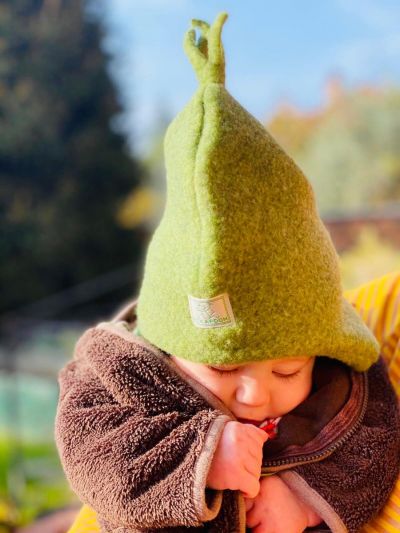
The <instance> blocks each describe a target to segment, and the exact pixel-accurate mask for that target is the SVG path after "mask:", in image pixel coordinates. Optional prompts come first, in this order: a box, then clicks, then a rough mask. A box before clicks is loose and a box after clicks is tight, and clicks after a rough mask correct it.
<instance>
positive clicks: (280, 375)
mask: <svg viewBox="0 0 400 533" xmlns="http://www.w3.org/2000/svg"><path fill="white" fill-rule="evenodd" d="M272 373H273V374H274V375H275V376H276V377H277V378H279V379H292V378H295V377H296V376H298V375H299V374H300V370H297V371H296V372H293V373H292V374H281V373H280V372H272Z"/></svg>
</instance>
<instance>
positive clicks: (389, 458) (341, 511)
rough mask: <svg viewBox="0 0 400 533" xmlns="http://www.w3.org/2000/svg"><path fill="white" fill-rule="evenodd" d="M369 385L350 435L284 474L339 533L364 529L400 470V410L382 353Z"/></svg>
mask: <svg viewBox="0 0 400 533" xmlns="http://www.w3.org/2000/svg"><path fill="white" fill-rule="evenodd" d="M368 385H369V396H368V404H367V409H366V412H365V414H364V417H363V419H362V420H361V423H360V424H359V425H358V426H357V428H356V430H355V431H354V432H353V433H352V434H351V435H350V436H349V437H348V438H347V440H346V441H345V442H344V443H343V444H341V445H339V446H338V448H337V449H336V450H335V451H333V453H331V455H329V456H328V457H327V458H325V459H323V460H322V461H319V462H314V463H309V464H306V465H302V466H298V467H296V468H294V469H293V470H290V471H286V472H282V473H281V474H280V475H281V477H282V479H283V480H284V481H285V483H286V484H287V485H289V487H290V488H291V489H292V490H293V491H294V492H295V493H296V494H297V495H298V497H299V498H300V499H302V500H303V501H305V502H307V503H308V504H309V505H311V507H313V508H314V509H315V511H316V512H317V513H318V514H319V515H320V516H321V517H322V519H323V520H324V521H325V523H326V524H327V525H328V526H329V528H330V530H331V531H332V532H333V533H342V532H343V533H345V532H349V533H356V532H357V531H359V530H360V528H361V527H362V526H363V525H365V524H366V523H367V522H368V521H369V520H370V519H371V518H372V517H373V516H375V515H376V514H377V513H378V511H379V510H380V509H381V508H382V507H383V506H384V504H385V502H386V500H387V499H388V497H389V495H390V492H391V490H392V488H393V486H394V484H395V481H396V479H397V476H398V473H399V464H400V424H399V412H398V407H397V399H396V396H395V394H394V391H393V389H392V387H391V385H390V383H389V380H388V377H387V372H386V368H385V364H384V362H383V361H382V359H380V360H379V361H378V363H376V364H375V365H373V366H372V367H371V368H370V370H369V371H368ZM339 444H340V443H339Z"/></svg>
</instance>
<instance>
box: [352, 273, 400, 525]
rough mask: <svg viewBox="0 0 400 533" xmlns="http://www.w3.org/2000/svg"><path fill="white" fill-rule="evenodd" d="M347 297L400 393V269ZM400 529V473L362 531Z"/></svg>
mask: <svg viewBox="0 0 400 533" xmlns="http://www.w3.org/2000/svg"><path fill="white" fill-rule="evenodd" d="M346 298H347V299H348V300H349V301H350V303H351V304H352V305H353V306H354V307H355V308H356V309H357V310H358V312H359V313H360V315H361V316H362V318H363V319H364V321H365V322H366V324H367V325H368V326H369V328H370V329H371V330H372V331H373V333H374V334H375V337H376V338H377V339H378V341H379V343H380V345H381V354H382V356H383V358H384V359H385V361H386V363H387V365H388V370H389V376H390V380H391V382H392V385H393V387H394V389H395V391H396V393H397V396H398V397H400V272H393V273H391V274H387V275H386V276H383V277H382V278H379V279H377V280H374V281H372V282H370V283H367V284H366V285H363V286H362V287H359V288H358V289H355V290H352V291H348V292H347V293H346ZM399 532H400V477H399V478H398V479H397V482H396V485H395V487H394V490H393V492H392V494H391V495H390V498H389V500H388V502H387V503H386V505H385V507H384V508H383V509H382V510H381V512H380V513H379V514H378V516H377V517H376V518H374V519H373V520H371V521H370V522H369V523H368V524H367V525H366V526H364V527H363V528H362V530H361V533H399Z"/></svg>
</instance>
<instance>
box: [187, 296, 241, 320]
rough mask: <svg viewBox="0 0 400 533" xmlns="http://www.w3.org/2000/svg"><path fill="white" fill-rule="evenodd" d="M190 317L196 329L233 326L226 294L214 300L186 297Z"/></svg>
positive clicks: (231, 312)
mask: <svg viewBox="0 0 400 533" xmlns="http://www.w3.org/2000/svg"><path fill="white" fill-rule="evenodd" d="M188 298H189V309H190V316H191V317H192V322H193V324H194V325H195V326H196V327H198V328H223V327H225V326H234V325H235V317H234V315H233V311H232V306H231V303H230V301H229V296H228V294H227V293H226V292H224V293H223V294H219V295H218V296H214V298H196V297H195V296H191V295H190V294H189V295H188Z"/></svg>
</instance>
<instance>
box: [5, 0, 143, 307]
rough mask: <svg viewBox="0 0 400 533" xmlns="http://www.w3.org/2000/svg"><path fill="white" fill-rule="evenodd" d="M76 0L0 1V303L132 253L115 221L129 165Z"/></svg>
mask: <svg viewBox="0 0 400 533" xmlns="http://www.w3.org/2000/svg"><path fill="white" fill-rule="evenodd" d="M83 7H84V6H83V5H82V2H81V1H80V0H63V1H61V0H54V1H52V2H49V1H44V0H13V2H7V3H2V4H1V6H0V35H1V39H0V49H1V55H0V96H1V98H0V213H1V214H0V224H1V227H2V230H3V231H2V237H1V243H0V277H1V279H2V299H1V308H0V310H5V309H9V308H13V307H15V306H18V305H20V304H23V303H27V302H29V301H33V300H35V299H38V298H40V297H43V296H45V295H47V294H49V293H54V292H57V291H59V290H61V289H63V288H66V287H69V286H73V285H75V284H77V283H79V282H80V281H84V280H86V279H90V278H93V277H95V276H96V275H100V274H102V273H104V272H107V271H110V270H114V269H117V268H118V267H120V266H122V265H125V264H128V263H130V262H132V263H133V262H134V261H135V260H139V258H140V253H141V249H140V248H141V245H140V244H139V239H138V237H137V235H135V234H134V233H133V232H132V231H128V230H126V229H124V228H121V227H120V226H119V225H118V221H117V213H118V209H119V206H120V204H121V202H122V201H123V199H124V198H125V196H126V195H127V194H128V193H129V192H130V191H131V190H132V189H133V188H134V187H135V186H136V185H137V184H138V182H139V175H140V169H139V165H138V164H137V163H136V162H135V161H134V160H133V159H132V158H131V157H130V156H129V155H128V154H127V150H126V145H125V142H124V139H123V138H122V137H121V136H120V135H119V134H117V133H115V132H113V131H112V130H111V128H110V121H111V119H112V117H113V116H114V115H115V114H116V113H117V112H119V111H120V108H119V106H118V103H117V100H116V96H115V94H114V88H113V86H112V84H111V82H110V79H109V76H108V74H107V70H106V58H105V56H104V53H103V52H102V51H101V48H100V38H101V30H100V27H99V25H98V24H97V23H96V21H95V20H94V19H93V17H92V19H90V20H89V19H88V18H87V17H86V16H85V15H84V10H83Z"/></svg>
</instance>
